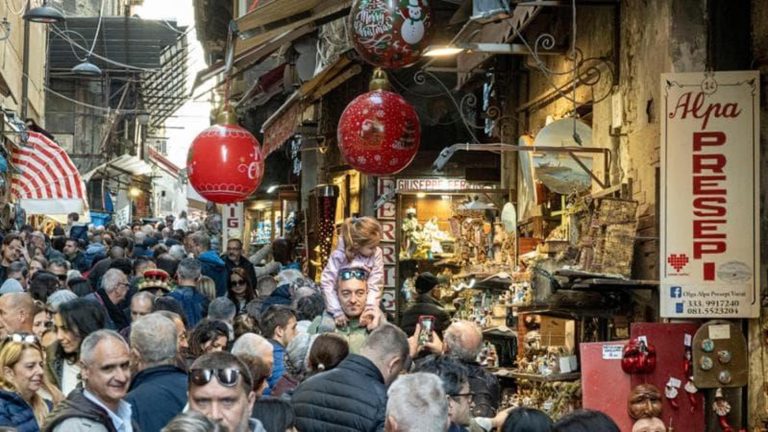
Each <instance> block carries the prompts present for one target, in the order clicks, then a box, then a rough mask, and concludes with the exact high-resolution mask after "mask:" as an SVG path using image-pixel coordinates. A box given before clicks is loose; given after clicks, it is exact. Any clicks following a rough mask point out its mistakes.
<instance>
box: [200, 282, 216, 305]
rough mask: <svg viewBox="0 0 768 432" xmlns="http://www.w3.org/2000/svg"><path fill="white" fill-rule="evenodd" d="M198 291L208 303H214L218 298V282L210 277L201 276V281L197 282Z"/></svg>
mask: <svg viewBox="0 0 768 432" xmlns="http://www.w3.org/2000/svg"><path fill="white" fill-rule="evenodd" d="M197 290H198V291H200V294H202V295H204V296H205V297H206V298H207V299H208V301H213V299H215V298H216V282H214V280H213V279H211V278H210V277H208V276H200V279H198V280H197Z"/></svg>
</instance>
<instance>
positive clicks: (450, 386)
mask: <svg viewBox="0 0 768 432" xmlns="http://www.w3.org/2000/svg"><path fill="white" fill-rule="evenodd" d="M417 369H418V370H417V371H416V372H427V373H433V374H435V375H437V376H438V377H440V379H441V380H442V381H443V390H445V394H446V395H447V397H448V418H449V419H450V422H451V424H450V427H449V428H448V432H465V431H466V430H467V429H466V426H469V423H470V421H471V420H472V415H471V409H470V406H471V401H472V393H471V392H470V391H469V381H467V370H466V368H465V367H464V366H463V365H462V364H461V363H459V362H458V361H456V360H454V359H451V358H448V357H444V356H439V357H438V356H430V357H429V358H427V359H425V361H423V362H421V363H420V364H419V366H418V368H417Z"/></svg>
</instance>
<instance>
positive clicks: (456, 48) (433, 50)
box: [423, 43, 564, 57]
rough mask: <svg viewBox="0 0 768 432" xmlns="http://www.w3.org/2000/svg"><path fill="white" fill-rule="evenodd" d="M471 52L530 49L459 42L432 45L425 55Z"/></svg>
mask: <svg viewBox="0 0 768 432" xmlns="http://www.w3.org/2000/svg"><path fill="white" fill-rule="evenodd" d="M464 51H466V52H471V53H479V54H507V55H529V54H530V53H531V52H530V50H529V49H528V48H527V47H526V46H525V45H523V44H504V43H457V44H451V45H430V46H428V47H427V49H426V50H424V54H423V55H424V56H425V57H449V56H454V55H456V54H459V53H461V52H464ZM563 53H564V51H562V50H541V51H540V52H538V55H539V56H546V55H562V54H563Z"/></svg>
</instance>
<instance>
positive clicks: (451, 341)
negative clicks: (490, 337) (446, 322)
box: [443, 321, 483, 362]
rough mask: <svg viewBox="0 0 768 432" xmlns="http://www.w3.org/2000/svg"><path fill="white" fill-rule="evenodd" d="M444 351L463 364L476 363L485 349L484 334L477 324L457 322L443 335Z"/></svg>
mask: <svg viewBox="0 0 768 432" xmlns="http://www.w3.org/2000/svg"><path fill="white" fill-rule="evenodd" d="M443 339H444V340H443V346H444V348H443V350H444V351H445V353H446V354H451V355H453V356H455V357H458V358H459V360H461V361H463V362H472V361H475V359H476V358H477V356H478V354H480V350H482V348H483V333H482V331H481V330H480V328H479V327H478V326H477V324H475V323H473V322H470V321H456V322H455V323H453V324H451V325H450V326H448V328H447V329H446V330H445V332H444V334H443Z"/></svg>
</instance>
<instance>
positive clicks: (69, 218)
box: [67, 212, 80, 225]
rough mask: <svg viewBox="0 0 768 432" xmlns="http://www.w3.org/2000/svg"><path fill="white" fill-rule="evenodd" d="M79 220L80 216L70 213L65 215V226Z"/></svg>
mask: <svg viewBox="0 0 768 432" xmlns="http://www.w3.org/2000/svg"><path fill="white" fill-rule="evenodd" d="M79 220H80V215H79V214H77V213H75V212H72V213H70V214H68V215H67V224H69V225H72V223H74V222H77V221H79Z"/></svg>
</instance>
